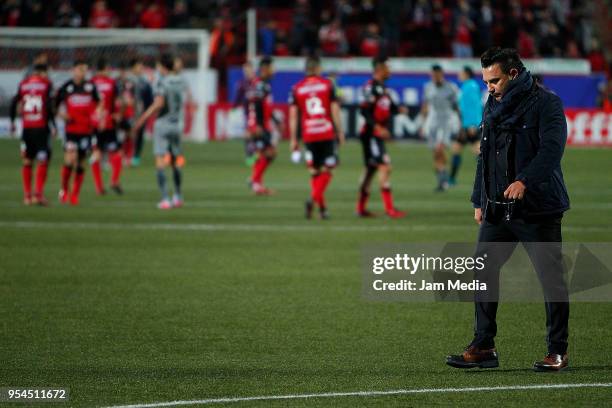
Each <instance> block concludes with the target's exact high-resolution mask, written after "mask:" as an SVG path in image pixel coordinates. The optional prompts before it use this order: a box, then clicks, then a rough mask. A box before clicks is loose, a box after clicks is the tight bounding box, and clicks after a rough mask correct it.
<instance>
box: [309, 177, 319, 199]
mask: <svg viewBox="0 0 612 408" xmlns="http://www.w3.org/2000/svg"><path fill="white" fill-rule="evenodd" d="M318 179H319V174H313V175H311V176H310V199H311V200H312V202H313V203H316V202H317V199H318V197H317V187H318Z"/></svg>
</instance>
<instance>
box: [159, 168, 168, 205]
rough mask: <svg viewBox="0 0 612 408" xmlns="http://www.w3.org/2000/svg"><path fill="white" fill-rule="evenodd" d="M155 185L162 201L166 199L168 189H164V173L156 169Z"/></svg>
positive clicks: (162, 170)
mask: <svg viewBox="0 0 612 408" xmlns="http://www.w3.org/2000/svg"><path fill="white" fill-rule="evenodd" d="M157 185H158V187H159V191H160V192H161V195H162V200H167V199H168V189H167V188H166V172H165V170H164V169H157Z"/></svg>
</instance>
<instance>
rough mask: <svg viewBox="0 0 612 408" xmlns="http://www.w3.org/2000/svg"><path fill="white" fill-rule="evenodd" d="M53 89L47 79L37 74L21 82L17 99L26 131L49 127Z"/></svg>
mask: <svg viewBox="0 0 612 408" xmlns="http://www.w3.org/2000/svg"><path fill="white" fill-rule="evenodd" d="M52 87H53V86H52V84H51V81H49V79H48V78H47V77H45V76H40V75H36V74H34V75H31V76H29V77H27V78H25V79H24V80H23V81H21V83H20V84H19V88H18V90H17V98H18V103H19V106H20V107H21V118H22V121H23V127H24V129H40V128H46V127H47V123H48V121H49V119H50V118H49V108H50V104H51V90H52Z"/></svg>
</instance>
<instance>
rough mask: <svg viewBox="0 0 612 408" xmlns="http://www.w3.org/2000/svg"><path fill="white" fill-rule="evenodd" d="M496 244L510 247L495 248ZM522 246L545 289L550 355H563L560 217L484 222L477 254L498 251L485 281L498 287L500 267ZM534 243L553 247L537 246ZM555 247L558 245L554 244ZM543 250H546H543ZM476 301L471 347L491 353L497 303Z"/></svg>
mask: <svg viewBox="0 0 612 408" xmlns="http://www.w3.org/2000/svg"><path fill="white" fill-rule="evenodd" d="M495 242H498V243H499V242H505V243H508V244H503V245H494V244H492V243H495ZM519 242H521V243H522V244H523V245H524V246H525V249H526V251H527V253H528V255H529V257H530V260H531V262H532V264H533V266H534V268H535V270H536V273H537V274H538V278H539V280H540V282H541V283H542V286H543V291H544V298H545V304H544V305H545V309H546V329H547V337H546V342H547V345H548V352H549V353H555V354H564V353H565V352H566V351H567V338H568V321H569V297H568V291H567V285H566V282H565V276H564V269H563V268H564V267H563V262H562V254H561V245H562V244H561V242H562V237H561V217H560V216H559V217H552V218H550V217H549V218H542V219H539V220H536V221H532V220H530V221H529V222H527V221H525V220H523V219H514V220H511V221H500V222H499V223H496V224H494V223H491V222H487V221H483V222H482V224H481V226H480V231H479V234H478V246H477V252H478V253H480V254H483V253H487V252H490V251H491V249H492V248H494V249H495V251H494V252H495V256H494V257H492V258H490V259H489V260H490V261H491V262H487V267H486V270H487V271H486V275H487V276H486V278H485V279H486V280H488V281H489V282H488V283H489V284H490V285H491V284H492V285H493V286H495V285H497V286H499V273H500V269H501V267H502V266H503V265H504V264H505V263H506V261H508V259H509V258H510V256H512V253H513V252H514V249H515V248H516V245H517V244H518V243H519ZM535 242H549V243H551V244H545V245H536V244H530V243H535ZM555 243H558V245H557V244H555ZM542 247H544V250H542ZM491 300H496V299H491V298H490V297H489V298H487V299H486V301H481V300H479V298H478V296H477V297H476V299H475V302H474V303H475V309H476V312H475V324H474V341H473V342H472V344H474V345H476V346H478V347H480V348H484V349H488V348H492V347H495V342H494V339H495V335H496V334H497V323H496V315H497V305H498V302H497V301H491Z"/></svg>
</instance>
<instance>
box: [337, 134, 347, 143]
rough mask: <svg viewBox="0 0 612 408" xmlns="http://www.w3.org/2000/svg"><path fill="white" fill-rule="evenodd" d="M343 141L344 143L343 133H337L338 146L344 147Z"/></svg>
mask: <svg viewBox="0 0 612 408" xmlns="http://www.w3.org/2000/svg"><path fill="white" fill-rule="evenodd" d="M345 141H346V137H345V136H344V132H339V133H338V146H342V145H344V142H345Z"/></svg>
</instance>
